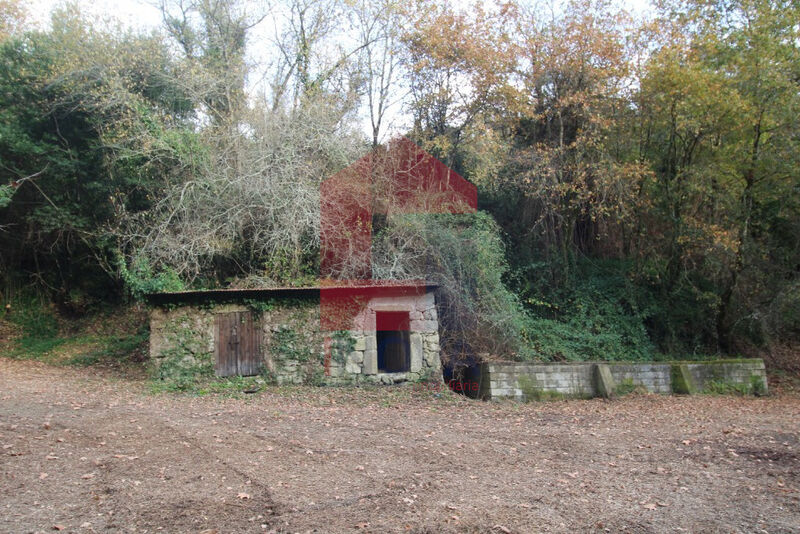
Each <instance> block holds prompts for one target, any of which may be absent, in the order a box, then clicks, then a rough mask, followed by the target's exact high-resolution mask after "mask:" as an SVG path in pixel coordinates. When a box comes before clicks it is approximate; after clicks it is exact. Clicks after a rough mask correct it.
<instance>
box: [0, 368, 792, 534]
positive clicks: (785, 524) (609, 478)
mask: <svg viewBox="0 0 800 534" xmlns="http://www.w3.org/2000/svg"><path fill="white" fill-rule="evenodd" d="M799 436H800V399H798V398H797V397H796V396H788V395H787V396H780V397H772V398H767V399H753V398H735V397H705V396H701V397H694V398H681V397H658V396H631V397H628V398H624V399H622V400H617V401H613V402H607V401H602V400H592V401H567V402H551V403H535V404H528V405H518V404H513V403H505V402H503V403H481V402H475V401H468V400H465V399H461V398H454V397H453V396H451V395H448V394H445V395H443V396H441V398H435V397H434V396H433V395H432V394H431V393H430V392H422V393H419V392H418V393H413V392H411V391H410V388H390V389H379V390H343V389H323V388H297V389H281V390H274V391H268V392H266V393H261V394H256V395H252V396H249V397H246V398H223V397H218V396H208V397H202V398H193V397H188V396H179V395H165V394H161V395H153V394H150V393H148V392H147V387H146V383H144V382H141V381H132V380H123V379H119V378H114V377H113V376H111V375H108V376H105V375H103V374H102V373H98V372H97V371H96V370H93V369H71V368H63V367H52V366H47V365H43V364H40V363H35V362H20V361H13V360H8V359H5V358H0V447H1V448H0V484H1V486H0V499H2V500H0V531H2V532H34V531H49V532H51V531H53V530H54V529H61V530H62V531H65V532H154V531H161V532H201V531H203V530H206V529H208V530H209V532H220V533H225V532H264V531H270V530H274V531H278V532H284V531H286V532H306V531H312V532H348V531H365V532H394V531H411V532H537V531H543V532H550V531H584V532H585V531H599V532H602V531H611V532H617V531H623V530H624V531H631V532H686V531H690V532H759V531H768V532H798V531H800V441H799V439H798V438H799Z"/></svg>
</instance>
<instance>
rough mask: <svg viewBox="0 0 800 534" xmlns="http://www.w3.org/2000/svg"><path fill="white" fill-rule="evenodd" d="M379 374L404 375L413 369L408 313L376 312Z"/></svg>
mask: <svg viewBox="0 0 800 534" xmlns="http://www.w3.org/2000/svg"><path fill="white" fill-rule="evenodd" d="M375 322H376V324H375V330H376V332H375V335H376V337H377V345H378V372H379V373H404V372H408V371H409V370H410V368H411V343H410V337H409V318H408V312H376V317H375Z"/></svg>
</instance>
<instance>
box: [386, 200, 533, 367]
mask: <svg viewBox="0 0 800 534" xmlns="http://www.w3.org/2000/svg"><path fill="white" fill-rule="evenodd" d="M375 241H376V243H377V245H376V247H375V248H376V250H377V251H378V252H376V253H375V255H376V256H378V257H380V258H381V259H380V260H376V262H377V261H380V262H382V264H383V265H385V266H386V265H397V264H400V265H402V266H403V270H402V272H399V273H398V272H393V271H391V270H385V271H381V270H380V269H381V268H380V267H378V268H376V269H375V270H376V271H378V272H379V273H383V274H385V276H386V277H387V278H392V277H400V278H417V279H425V280H427V281H429V282H433V283H435V284H437V285H438V290H437V309H438V310H439V323H440V337H441V344H442V347H443V350H444V351H445V354H447V355H448V356H449V357H453V358H458V357H462V356H464V355H469V354H474V353H477V352H491V353H494V354H502V355H503V356H507V357H517V358H522V359H525V358H530V357H531V354H530V351H529V350H528V345H527V344H526V342H525V341H526V335H527V333H528V331H527V316H526V314H525V312H524V310H523V309H522V306H521V304H520V303H519V301H518V299H517V298H516V296H515V295H514V294H513V293H512V292H510V291H509V290H508V289H507V288H506V286H505V283H504V280H503V279H504V276H505V274H506V272H507V270H508V263H507V261H506V257H505V254H504V252H505V249H504V245H503V241H502V239H501V237H500V232H499V228H498V227H497V223H495V221H494V219H493V218H492V216H491V215H489V214H488V213H486V212H482V211H479V212H478V213H475V214H466V215H450V214H429V215H422V214H415V215H400V216H394V217H391V218H389V220H388V221H387V226H386V228H385V229H383V230H382V231H381V233H380V235H378V236H377V237H376V239H375ZM400 242H402V243H403V246H402V247H398V246H397V244H398V243H400ZM384 269H385V267H384Z"/></svg>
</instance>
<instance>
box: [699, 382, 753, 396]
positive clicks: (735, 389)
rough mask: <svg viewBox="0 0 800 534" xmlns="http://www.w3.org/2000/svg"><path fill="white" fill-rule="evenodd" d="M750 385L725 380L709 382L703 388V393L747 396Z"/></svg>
mask: <svg viewBox="0 0 800 534" xmlns="http://www.w3.org/2000/svg"><path fill="white" fill-rule="evenodd" d="M750 390H751V385H750V384H740V383H738V382H737V383H735V382H729V381H726V380H710V381H709V382H707V383H706V385H705V387H704V388H703V393H706V394H708V395H748V394H749V393H750Z"/></svg>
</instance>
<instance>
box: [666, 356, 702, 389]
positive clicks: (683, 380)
mask: <svg viewBox="0 0 800 534" xmlns="http://www.w3.org/2000/svg"><path fill="white" fill-rule="evenodd" d="M670 380H671V382H672V392H673V393H677V394H679V395H693V394H695V393H696V392H697V388H696V387H695V385H694V380H693V379H692V375H691V373H689V366H688V365H687V364H685V363H680V364H673V365H672V367H671V368H670Z"/></svg>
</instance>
